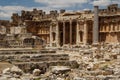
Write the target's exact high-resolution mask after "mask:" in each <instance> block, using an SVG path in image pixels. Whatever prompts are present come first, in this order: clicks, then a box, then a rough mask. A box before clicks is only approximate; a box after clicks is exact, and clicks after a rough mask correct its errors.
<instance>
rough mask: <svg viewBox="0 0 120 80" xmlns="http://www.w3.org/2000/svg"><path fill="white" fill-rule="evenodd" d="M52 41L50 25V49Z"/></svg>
mask: <svg viewBox="0 0 120 80" xmlns="http://www.w3.org/2000/svg"><path fill="white" fill-rule="evenodd" d="M52 40H53V36H52V25H51V26H50V47H52Z"/></svg>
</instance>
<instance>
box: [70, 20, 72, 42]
mask: <svg viewBox="0 0 120 80" xmlns="http://www.w3.org/2000/svg"><path fill="white" fill-rule="evenodd" d="M70 44H72V20H70Z"/></svg>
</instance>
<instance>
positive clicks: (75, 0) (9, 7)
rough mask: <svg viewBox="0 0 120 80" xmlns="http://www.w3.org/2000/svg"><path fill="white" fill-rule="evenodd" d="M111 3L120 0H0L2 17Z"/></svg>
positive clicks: (0, 15)
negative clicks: (35, 9) (23, 12)
mask: <svg viewBox="0 0 120 80" xmlns="http://www.w3.org/2000/svg"><path fill="white" fill-rule="evenodd" d="M111 3H115V4H116V3H117V4H120V0H0V19H10V17H11V15H12V13H16V12H17V13H20V12H21V10H28V11H29V10H32V9H33V8H37V9H43V10H44V11H46V12H49V11H50V10H60V9H66V10H68V11H79V10H84V9H93V6H94V5H98V6H100V7H106V6H107V5H109V4H111Z"/></svg>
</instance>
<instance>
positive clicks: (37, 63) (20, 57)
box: [0, 49, 77, 73]
mask: <svg viewBox="0 0 120 80" xmlns="http://www.w3.org/2000/svg"><path fill="white" fill-rule="evenodd" d="M0 60H1V61H7V62H10V63H12V64H13V65H16V66H18V67H19V68H21V69H22V70H23V71H24V72H30V73H31V72H32V71H33V70H34V69H40V70H41V71H42V72H43V73H44V72H45V71H46V70H47V69H48V68H49V67H50V66H57V65H59V66H70V67H71V68H74V67H76V65H77V62H76V61H69V55H68V54H59V53H56V51H55V50H47V49H46V50H9V51H6V50H5V51H0Z"/></svg>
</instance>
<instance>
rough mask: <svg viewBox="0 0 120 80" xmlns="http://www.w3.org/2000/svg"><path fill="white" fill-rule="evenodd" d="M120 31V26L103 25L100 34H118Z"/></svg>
mask: <svg viewBox="0 0 120 80" xmlns="http://www.w3.org/2000/svg"><path fill="white" fill-rule="evenodd" d="M118 31H120V24H111V25H105V24H104V25H101V26H100V32H118Z"/></svg>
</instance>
